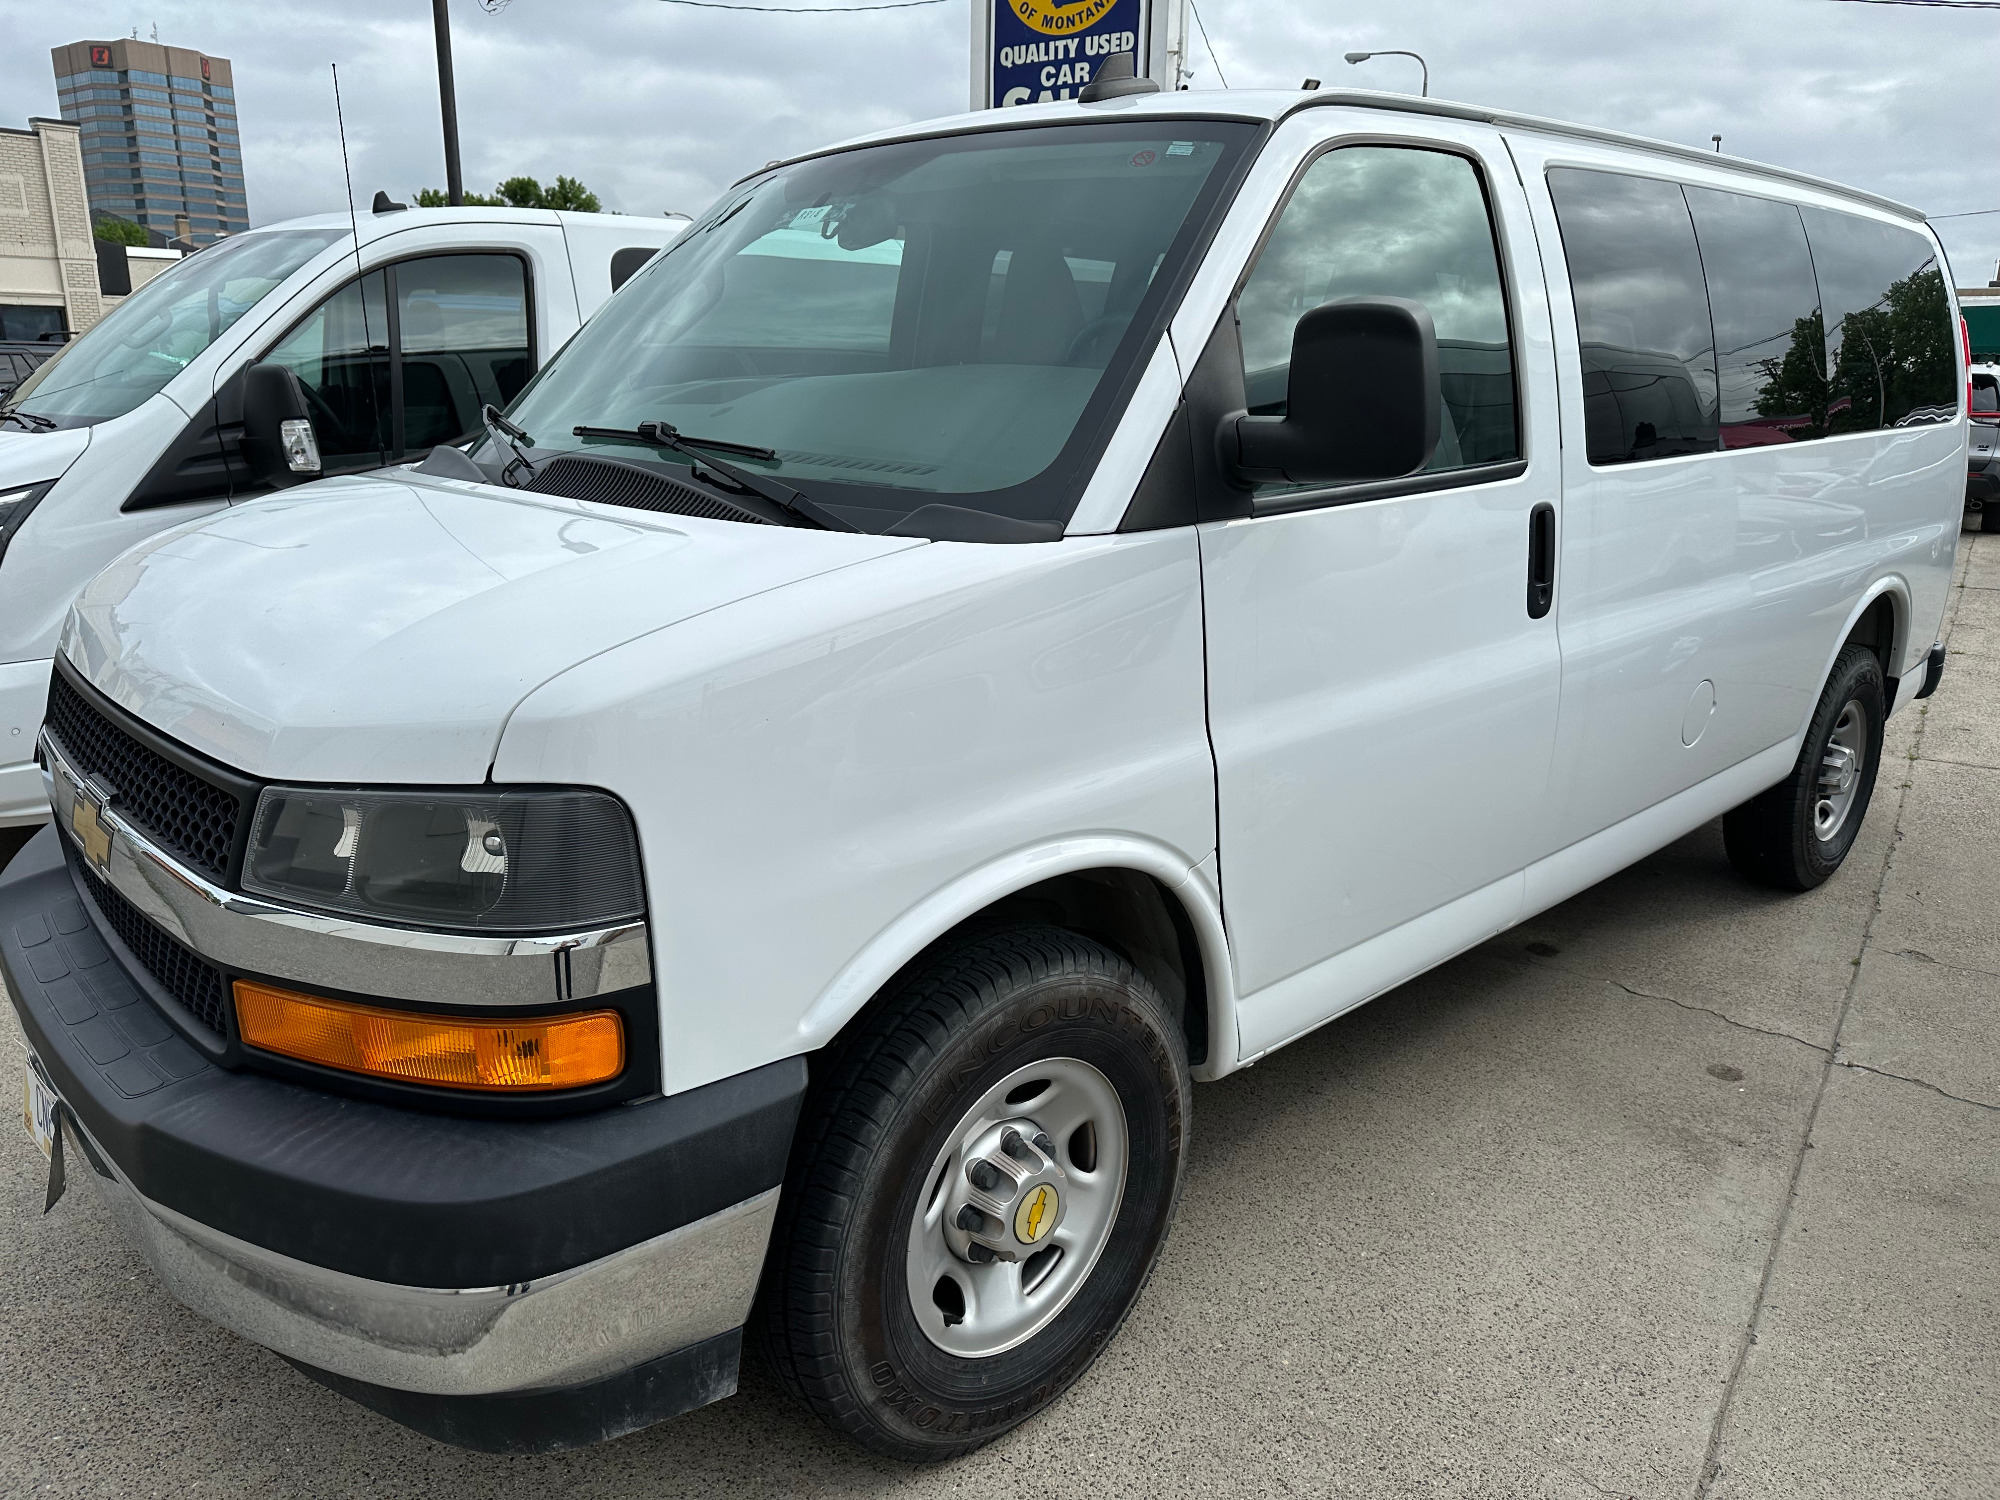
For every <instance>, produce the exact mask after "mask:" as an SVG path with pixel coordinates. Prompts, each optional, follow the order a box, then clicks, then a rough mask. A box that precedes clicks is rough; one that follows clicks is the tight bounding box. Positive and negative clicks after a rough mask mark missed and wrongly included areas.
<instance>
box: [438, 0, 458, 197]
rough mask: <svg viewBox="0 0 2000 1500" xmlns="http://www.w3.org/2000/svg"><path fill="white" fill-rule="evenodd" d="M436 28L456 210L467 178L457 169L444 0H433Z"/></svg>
mask: <svg viewBox="0 0 2000 1500" xmlns="http://www.w3.org/2000/svg"><path fill="white" fill-rule="evenodd" d="M431 23H432V25H433V26H435V27H436V28H437V55H438V104H439V107H440V108H442V109H443V111H444V192H445V200H446V201H447V202H448V203H450V204H451V206H452V207H453V208H459V207H462V206H463V205H464V203H465V176H464V174H463V173H461V172H460V171H459V169H458V90H457V89H456V88H454V87H453V86H452V81H451V15H450V13H449V12H448V11H446V9H445V0H431Z"/></svg>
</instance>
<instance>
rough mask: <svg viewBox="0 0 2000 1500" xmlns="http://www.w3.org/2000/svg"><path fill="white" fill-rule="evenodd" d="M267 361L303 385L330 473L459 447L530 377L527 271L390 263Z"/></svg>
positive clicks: (509, 265)
mask: <svg viewBox="0 0 2000 1500" xmlns="http://www.w3.org/2000/svg"><path fill="white" fill-rule="evenodd" d="M265 358H266V359H269V360H275V361H276V362H278V363H279V364H283V365H286V366H288V367H289V368H290V369H291V370H292V371H293V373H294V374H296V375H297V376H298V377H299V382H300V384H301V385H303V386H304V387H305V391H306V400H307V403H308V405H309V406H310V407H311V409H312V418H313V428H314V430H315V433H316V434H317V436H318V438H319V446H320V454H321V457H322V459H323V460H324V461H325V463H326V465H327V467H328V468H329V469H338V468H347V469H353V468H373V467H375V466H376V465H379V464H383V463H388V462H390V461H392V460H394V459H397V458H400V457H403V456H404V455H406V454H409V453H412V452H421V451H423V450H425V449H429V448H433V447H435V446H437V445H438V444H439V443H451V442H458V441H460V440H462V439H463V438H465V437H466V436H467V435H468V434H470V433H471V432H473V431H475V430H476V429H477V428H478V427H479V411H480V408H481V407H482V406H484V405H486V404H487V403H489V402H491V403H492V404H493V405H496V406H504V405H505V404H506V403H507V402H508V401H510V400H512V399H513V397H515V396H516V395H518V394H520V391H521V389H522V387H523V386H525V385H526V384H527V382H528V377H529V376H530V375H531V374H532V373H533V371H534V350H533V348H532V346H531V341H530V338H529V328H528V282H527V270H526V268H525V267H524V266H523V265H522V263H521V260H520V258H519V257H518V256H514V255H505V254H495V253H486V254H466V255H427V256H421V257H419V258H417V259H414V260H405V261H397V262H395V263H394V264H392V265H389V266H386V267H384V268H382V269H381V270H377V271H370V272H369V273H368V274H367V275H366V276H364V277H362V278H361V279H360V280H359V281H351V282H349V283H348V284H347V285H346V286H344V287H342V288H341V289H340V290H339V291H337V292H335V293H334V294H333V295H332V296H331V297H329V298H327V300H326V301H324V302H322V303H321V304H320V305H319V306H318V307H316V308H315V309H313V311H312V312H311V313H310V314H308V315H307V317H306V319H305V321H304V322H302V323H300V324H299V325H298V326H297V327H296V328H294V329H293V330H292V331H291V332H290V333H288V334H286V335H285V337H284V338H283V339H281V340H279V342H278V344H277V345H276V347H274V348H273V349H272V350H271V352H270V353H269V354H267V355H266V356H265Z"/></svg>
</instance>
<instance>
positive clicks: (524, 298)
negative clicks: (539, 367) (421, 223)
mask: <svg viewBox="0 0 2000 1500" xmlns="http://www.w3.org/2000/svg"><path fill="white" fill-rule="evenodd" d="M395 274H396V317H397V333H398V335H399V338H400V344H399V352H400V353H401V355H402V364H403V449H404V451H405V452H408V451H411V450H415V449H423V448H431V447H435V446H436V445H437V444H439V443H450V442H455V441H457V440H458V439H459V438H461V437H464V436H466V435H467V434H468V433H470V432H471V431H472V430H473V429H474V428H476V427H477V426H478V425H479V408H480V407H481V406H482V405H484V404H486V403H487V402H491V403H492V404H493V405H495V406H505V405H506V404H507V403H508V402H509V401H511V400H513V399H514V397H515V396H517V395H519V394H520V391H521V387H522V386H524V385H526V384H527V383H528V376H529V375H530V374H531V373H532V363H533V357H534V356H533V352H532V351H531V349H530V348H529V344H528V278H527V270H526V268H525V267H524V266H523V265H522V263H521V261H520V259H519V258H518V257H516V256H512V255H431V256H425V257H424V258H423V259H421V260H406V261H402V262H400V263H399V264H398V265H397V266H396V268H395Z"/></svg>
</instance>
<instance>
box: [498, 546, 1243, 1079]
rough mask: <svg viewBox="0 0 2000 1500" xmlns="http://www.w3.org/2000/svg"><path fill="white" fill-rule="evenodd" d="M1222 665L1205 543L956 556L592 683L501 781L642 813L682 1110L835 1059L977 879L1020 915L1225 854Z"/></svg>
mask: <svg viewBox="0 0 2000 1500" xmlns="http://www.w3.org/2000/svg"><path fill="white" fill-rule="evenodd" d="M860 599H866V600H867V607H866V608H865V609H861V608H857V601H858V600H860ZM1201 647H1202V639H1201V590H1200V579H1199V576H1198V570H1197V560H1196V549H1195V538H1194V535H1193V533H1192V532H1191V531H1188V530H1180V531H1165V532H1151V533H1146V534H1142V535H1134V536H1122V537H1121V536H1102V537H1072V538H1069V539H1068V540H1066V541H1062V542H1054V543H1045V544H1040V545H1033V546H976V545H966V544H959V543H950V542H937V543H932V544H929V545H927V546H921V547H914V548H911V549H910V550H909V551H907V552H902V553H899V554H897V555H895V556H893V557H883V558H878V559H876V560H875V561H873V562H869V563H863V564H860V565H858V566H856V567H852V568H848V569H845V570H843V571H842V572H840V573H837V574H829V575H826V576H824V577H820V578H815V579H808V580H805V581H803V582H800V583H797V584H794V585H793V586H791V587H789V588H786V589H784V590H783V591H781V592H778V593H773V594H768V595H765V596H763V597H761V598H755V599H745V600H743V601H741V602H739V603H736V604H732V605H725V606H723V607H721V608H718V609H715V610H712V611H710V612H709V613H707V614H704V615H701V616H698V617H696V618H694V619H690V620H687V621H684V622H682V623H681V624H679V625H675V626H672V627H670V628H668V629H665V630H662V631H658V632H656V633H654V634H652V635H650V636H647V637H645V638H644V639H642V640H637V641H633V642H631V643H630V644H628V645H625V646H622V647H619V648H617V649H615V650H612V651H608V652H605V653H604V654H602V655H600V656H597V657H595V658H593V659H592V660H590V661H587V662H584V663H583V664H581V665H580V666H577V667H575V668H573V669H572V670H570V671H569V672H567V673H564V674H563V675H562V676H560V677H557V678H556V679H554V680H553V681H551V682H549V683H548V684H547V685H545V686H544V687H542V688H541V689H540V690H538V691H537V692H535V693H533V694H531V695H530V696H529V697H528V698H527V700H526V701H525V702H523V703H522V705H521V706H520V708H519V709H518V710H516V712H515V714H514V716H513V718H512V719H511V720H510V722H509V724H508V726H507V728H506V730H505V732H504V733H503V735H502V737H501V743H500V751H499V755H498V757H497V759H496V761H495V764H494V768H493V775H494V778H495V779H496V780H498V781H503V782H506V781H519V782H547V781H557V782H571V783H582V784H585V785H595V786H602V787H606V788H609V789H610V790H612V791H614V792H616V793H617V794H618V795H620V796H621V797H623V798H625V799H626V801H627V802H628V803H629V804H630V805H631V807H632V810H633V813H634V815H635V817H636V819H637V821H638V826H639V837H640V843H641V852H642V856H643V859H644V864H645V871H646V882H647V898H648V903H649V906H650V909H651V912H652V923H653V934H654V938H653V941H654V964H655V977H656V980H657V982H658V984H659V986H660V995H661V1006H662V1011H663V1014H662V1026H661V1033H662V1047H663V1049H664V1058H663V1076H664V1077H665V1079H666V1088H667V1089H668V1091H669V1092H672V1091H675V1090H679V1089H683V1088H689V1087H692V1086H694V1085H696V1084H699V1083H703V1082H706V1081H708V1080H711V1079H715V1078H721V1077H726V1076H728V1075H729V1074H732V1073H738V1072H741V1071H743V1070H744V1069H746V1068H752V1067H756V1066H757V1065H758V1064H759V1063H762V1062H768V1061H771V1060H773V1059H776V1058H780V1057H785V1056H790V1055H792V1054H795V1053H798V1052H803V1051H807V1050H809V1049H811V1048H813V1047H816V1046H819V1045H821V1044H823V1043H824V1042H825V1041H826V1040H827V1039H828V1038H830V1037H831V1035H832V1034H833V1032H834V1031H835V1030H837V1029H838V1027H839V1025H840V1024H841V1023H842V1022H844V1021H845V1020H846V1019H847V1017H848V1016H849V1015H851V1014H852V1012H853V1010H855V1009H858V1008H859V1006H860V1005H861V1004H862V1003H864V1002H865V1000H866V999H867V997H868V994H869V993H870V992H871V990H872V988H873V985H871V984H858V983H855V982H853V980H852V979H851V977H850V976H851V975H852V974H854V973H857V972H863V971H867V972H879V969H880V963H879V959H880V954H881V952H882V951H883V947H882V945H883V944H885V943H886V944H887V946H888V947H889V948H891V949H895V950H896V956H895V957H894V959H893V960H892V961H891V962H890V963H889V968H890V971H891V972H893V968H894V966H895V965H896V964H899V963H900V962H902V961H904V960H905V959H907V958H908V957H910V956H911V955H912V954H913V953H914V952H915V951H916V950H917V949H918V948H921V946H922V945H923V943H924V942H925V941H928V940H929V938H930V937H933V936H935V935H936V933H935V932H920V931H918V930H917V928H916V924H913V923H912V922H911V921H910V920H909V918H910V914H911V913H913V912H916V911H917V910H918V909H920V908H926V907H927V904H928V908H929V909H930V910H932V911H934V912H936V914H937V920H938V921H939V922H940V923H941V924H942V926H941V927H940V928H939V930H940V931H941V930H942V928H943V927H948V926H950V925H952V924H953V923H954V922H955V921H956V920H958V918H959V917H960V916H962V915H964V912H963V911H956V912H955V911H953V910H952V905H951V903H950V902H944V903H936V902H933V901H932V898H933V897H934V896H936V895H937V894H938V893H939V892H941V891H944V890H945V889H946V888H948V887H952V886H954V885H957V886H960V887H961V889H966V888H968V882H969V883H970V885H972V886H977V885H978V881H977V878H976V877H977V872H980V871H982V870H987V869H990V868H995V867H1002V866H1004V867H1005V868H1006V871H1007V877H1008V878H1007V880H1005V881H1002V882H1001V884H1008V883H1009V882H1011V888H1016V889H1018V888H1019V887H1020V886H1025V885H1027V884H1030V883H1032V882H1033V881H1034V880H1036V879H1040V878H1043V876H1044V875H1046V874H1054V873H1058V871H1059V870H1060V869H1061V868H1064V867H1065V860H1066V858H1067V857H1068V853H1069V851H1070V849H1071V846H1073V845H1075V844H1076V843H1077V841H1085V842H1086V843H1090V842H1091V841H1095V842H1094V848H1095V851H1096V852H1093V854H1092V855H1091V858H1092V860H1093V862H1101V863H1106V864H1123V865H1126V866H1128V867H1133V868H1142V869H1149V870H1151V871H1152V872H1153V873H1155V874H1156V876H1158V877H1159V878H1162V879H1165V878H1166V877H1167V876H1168V875H1169V873H1170V872H1173V871H1178V872H1179V874H1180V875H1181V876H1182V877H1186V876H1187V874H1188V872H1189V871H1190V870H1191V869H1192V868H1193V867H1194V866H1195V865H1197V864H1198V862H1199V861H1201V860H1202V859H1203V858H1204V857H1205V856H1206V855H1208V854H1209V853H1210V851H1211V850H1212V849H1213V848H1214V843H1215V828H1214V817H1213V805H1214V781H1213V771H1212V767H1211V763H1210V759H1209V751H1208V739H1207V734H1206V732H1205V726H1204V723H1203V704H1202V655H1201ZM1119 851H1124V852H1123V853H1120V852H1119ZM1068 867H1069V868H1074V867H1075V866H1074V865H1073V864H1070V865H1068ZM988 889H989V891H990V894H989V895H988V896H987V897H986V899H990V896H991V895H997V894H1000V892H999V891H998V890H991V888H990V886H989V887H988ZM974 909H976V908H974ZM899 945H901V946H900V947H899ZM910 945H913V946H910ZM902 947H907V951H901V948H902ZM871 965H874V966H875V967H874V968H873V969H871ZM877 982H879V981H877ZM1218 1041H1219V1043H1221V1044H1222V1045H1223V1046H1224V1048H1225V1050H1233V1049H1229V1048H1228V1041H1229V1039H1228V1038H1220V1039H1218Z"/></svg>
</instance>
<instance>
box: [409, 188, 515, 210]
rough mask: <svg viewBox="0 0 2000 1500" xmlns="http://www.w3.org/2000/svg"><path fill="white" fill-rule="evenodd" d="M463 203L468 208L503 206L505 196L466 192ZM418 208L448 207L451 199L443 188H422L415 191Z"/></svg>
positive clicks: (505, 201) (505, 204) (505, 203)
mask: <svg viewBox="0 0 2000 1500" xmlns="http://www.w3.org/2000/svg"><path fill="white" fill-rule="evenodd" d="M465 204H466V206H467V207H468V208H505V207H507V200H506V199H505V198H491V197H488V196H487V195H486V194H485V193H467V194H466V195H465ZM417 207H418V208H449V207H451V199H450V197H449V196H447V195H446V193H445V190H444V189H443V188H423V189H421V190H419V192H418V193H417Z"/></svg>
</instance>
